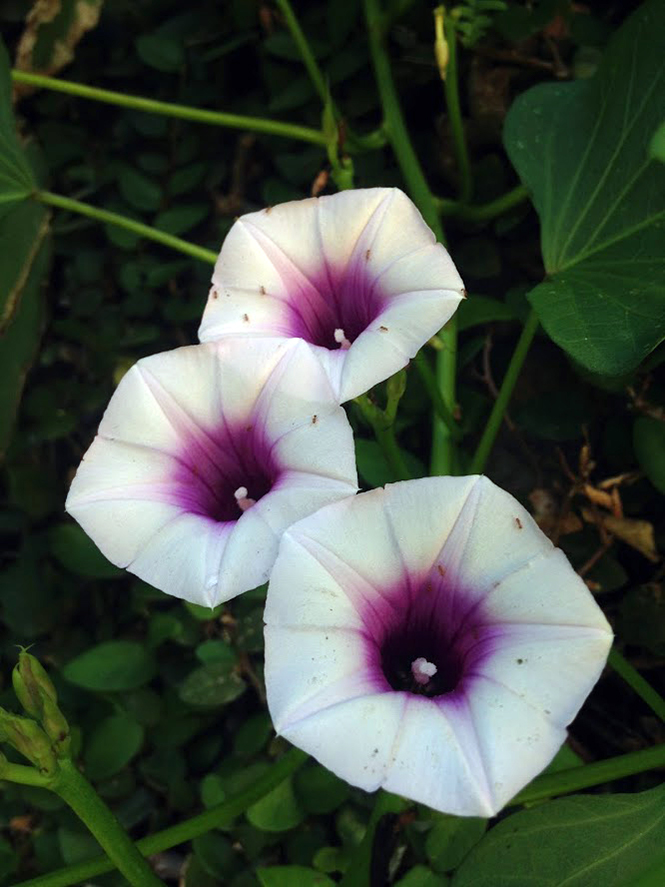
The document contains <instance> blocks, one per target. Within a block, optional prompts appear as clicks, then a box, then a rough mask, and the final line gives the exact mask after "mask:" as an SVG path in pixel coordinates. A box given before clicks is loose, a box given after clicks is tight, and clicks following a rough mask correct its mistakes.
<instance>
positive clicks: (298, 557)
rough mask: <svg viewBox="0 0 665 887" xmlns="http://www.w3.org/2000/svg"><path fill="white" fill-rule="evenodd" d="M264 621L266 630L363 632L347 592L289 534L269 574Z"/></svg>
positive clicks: (286, 534) (356, 611)
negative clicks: (290, 627) (337, 629)
mask: <svg viewBox="0 0 665 887" xmlns="http://www.w3.org/2000/svg"><path fill="white" fill-rule="evenodd" d="M294 576H297V577H298V581H297V582H294V581H293V577H294ZM264 619H265V622H266V625H268V626H282V627H284V626H293V627H298V626H310V627H312V626H318V627H320V628H352V629H356V630H362V628H363V620H362V619H361V618H360V616H359V614H358V610H357V608H356V607H355V606H354V605H353V603H352V602H351V599H350V597H349V594H348V591H347V590H346V589H344V588H342V586H340V584H339V582H338V581H337V579H336V578H335V577H333V576H332V575H331V574H330V572H329V571H328V570H326V569H325V567H323V566H322V564H321V562H320V561H319V560H318V559H317V558H316V557H315V556H314V555H313V554H312V553H311V552H310V551H308V550H307V549H306V548H304V547H303V546H302V545H301V544H300V542H299V541H298V540H297V539H294V538H293V537H292V536H291V533H290V532H289V531H288V530H287V532H286V533H284V535H283V536H282V540H281V542H280V546H279V554H278V556H277V560H276V561H275V566H274V567H273V570H272V573H271V574H270V586H269V589H268V598H267V601H266V608H265V613H264Z"/></svg>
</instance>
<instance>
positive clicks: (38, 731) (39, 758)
mask: <svg viewBox="0 0 665 887" xmlns="http://www.w3.org/2000/svg"><path fill="white" fill-rule="evenodd" d="M0 739H1V740H3V741H4V742H7V743H9V745H11V746H13V747H14V748H15V749H16V751H18V752H20V753H21V754H22V755H23V756H24V757H26V758H27V759H28V760H29V761H30V762H31V763H32V764H34V765H35V767H37V769H38V770H39V771H40V772H41V773H44V774H45V775H47V776H52V775H53V774H54V773H55V771H56V766H57V765H56V758H55V751H54V749H53V745H52V743H51V740H50V739H49V738H48V736H47V735H46V733H45V732H44V731H43V730H42V728H41V727H40V726H39V724H38V723H37V722H36V721H33V720H32V719H31V718H24V717H21V715H13V714H10V713H9V712H8V711H5V710H4V709H0Z"/></svg>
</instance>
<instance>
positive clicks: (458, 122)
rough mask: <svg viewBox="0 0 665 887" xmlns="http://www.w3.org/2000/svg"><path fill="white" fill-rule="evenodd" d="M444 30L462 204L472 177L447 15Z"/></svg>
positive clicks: (452, 29) (451, 26) (452, 33)
mask: <svg viewBox="0 0 665 887" xmlns="http://www.w3.org/2000/svg"><path fill="white" fill-rule="evenodd" d="M443 27H444V31H445V35H446V41H447V43H448V52H449V56H448V66H447V68H446V79H445V80H444V84H443V85H444V92H445V95H446V105H447V107H448V120H449V122H450V131H451V134H452V137H453V149H454V151H455V159H456V161H457V169H458V170H459V199H460V202H461V203H462V204H465V203H468V202H469V200H470V199H471V191H472V184H473V183H472V179H471V164H470V163H469V152H468V150H467V147H466V136H465V134H464V125H463V123H462V109H461V107H460V100H459V82H458V77H457V31H456V30H455V23H454V21H453V20H452V18H451V17H450V16H449V15H448V16H446V19H445V21H444V25H443Z"/></svg>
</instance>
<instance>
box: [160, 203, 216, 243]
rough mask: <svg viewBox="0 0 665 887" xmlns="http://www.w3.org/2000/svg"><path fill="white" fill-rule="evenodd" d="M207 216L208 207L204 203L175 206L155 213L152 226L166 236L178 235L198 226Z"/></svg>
mask: <svg viewBox="0 0 665 887" xmlns="http://www.w3.org/2000/svg"><path fill="white" fill-rule="evenodd" d="M207 215H208V207H207V206H206V205H205V204H204V203H195V204H192V205H184V206H176V207H174V208H173V209H165V210H164V212H161V213H157V215H156V216H155V222H154V224H155V228H158V229H159V230H160V231H165V232H166V233H167V234H175V235H180V234H184V233H185V232H186V231H189V230H190V229H191V228H193V227H194V226H195V225H198V223H199V222H201V221H203V219H205V217H206V216H207Z"/></svg>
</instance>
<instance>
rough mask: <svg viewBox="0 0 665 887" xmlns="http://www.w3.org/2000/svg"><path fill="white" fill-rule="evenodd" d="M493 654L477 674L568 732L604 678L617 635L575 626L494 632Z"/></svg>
mask: <svg viewBox="0 0 665 887" xmlns="http://www.w3.org/2000/svg"><path fill="white" fill-rule="evenodd" d="M492 634H493V635H494V636H495V639H494V641H493V643H492V647H493V650H492V652H491V653H489V654H488V655H487V656H486V657H485V658H483V659H482V660H481V661H480V662H479V663H478V664H476V666H475V668H474V674H479V675H482V676H483V677H485V678H487V679H489V680H490V681H493V682H494V683H496V684H497V686H500V687H505V688H507V689H508V690H510V691H512V692H513V693H515V694H516V695H517V696H518V697H519V698H520V699H523V700H524V701H525V702H526V703H528V704H529V705H530V706H532V707H533V708H534V709H536V710H537V711H538V712H539V713H540V714H542V715H544V716H545V717H546V719H547V720H550V721H552V723H554V724H556V725H557V726H559V727H567V726H568V724H570V722H571V721H572V720H573V718H574V717H575V715H576V714H577V712H578V711H579V709H580V707H581V705H582V703H583V702H584V700H585V699H586V697H587V696H588V695H589V693H590V691H591V689H592V687H593V686H594V684H595V683H596V681H597V680H598V678H599V677H600V673H601V672H602V670H603V666H604V665H605V660H606V659H607V654H608V653H609V649H610V647H611V645H612V635H611V634H610V633H608V632H605V631H601V630H599V629H593V628H585V627H583V626H576V625H572V624H567V625H566V624H563V625H531V624H528V623H527V624H522V625H520V624H514V625H510V624H506V625H498V626H496V628H494V627H493V628H492Z"/></svg>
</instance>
